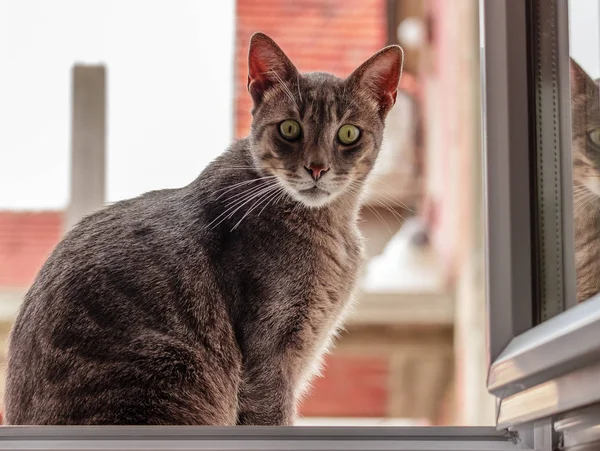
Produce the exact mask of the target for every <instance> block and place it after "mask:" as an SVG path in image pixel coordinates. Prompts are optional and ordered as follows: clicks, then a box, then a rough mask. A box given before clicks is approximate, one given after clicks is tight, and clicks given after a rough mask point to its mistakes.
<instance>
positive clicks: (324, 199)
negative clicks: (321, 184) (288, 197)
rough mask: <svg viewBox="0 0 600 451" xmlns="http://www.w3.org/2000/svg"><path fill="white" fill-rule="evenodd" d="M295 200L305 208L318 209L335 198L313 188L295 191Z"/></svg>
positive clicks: (319, 189)
mask: <svg viewBox="0 0 600 451" xmlns="http://www.w3.org/2000/svg"><path fill="white" fill-rule="evenodd" d="M295 197H296V200H298V201H299V202H302V203H303V204H304V205H306V206H307V207H311V208H320V207H323V206H325V205H327V204H328V203H329V202H331V201H332V200H333V198H334V197H335V196H334V195H333V194H332V193H330V192H329V191H325V190H324V189H321V188H318V187H316V186H313V187H312V188H309V189H303V190H299V191H297V194H296V196H295Z"/></svg>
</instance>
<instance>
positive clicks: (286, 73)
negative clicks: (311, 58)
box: [248, 33, 298, 102]
mask: <svg viewBox="0 0 600 451" xmlns="http://www.w3.org/2000/svg"><path fill="white" fill-rule="evenodd" d="M297 73H298V72H297V70H296V68H295V67H294V65H293V64H292V62H291V61H290V59H289V58H288V57H287V56H286V54H285V53H284V52H283V50H281V48H280V47H279V46H278V45H277V44H276V43H275V41H274V40H273V39H271V38H270V37H269V36H267V35H266V34H264V33H254V34H253V35H252V38H250V49H249V51H248V91H249V92H250V94H251V95H252V98H253V99H254V101H255V102H260V100H261V99H262V97H263V94H264V92H265V91H266V90H268V89H269V88H270V87H272V86H273V85H274V84H276V83H282V82H287V81H290V80H294V79H295V78H296V75H297Z"/></svg>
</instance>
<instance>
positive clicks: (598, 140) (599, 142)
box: [589, 128, 600, 147]
mask: <svg viewBox="0 0 600 451" xmlns="http://www.w3.org/2000/svg"><path fill="white" fill-rule="evenodd" d="M589 137H590V141H592V143H593V144H594V145H595V146H597V147H600V128H597V129H596V130H593V131H591V132H590V134H589Z"/></svg>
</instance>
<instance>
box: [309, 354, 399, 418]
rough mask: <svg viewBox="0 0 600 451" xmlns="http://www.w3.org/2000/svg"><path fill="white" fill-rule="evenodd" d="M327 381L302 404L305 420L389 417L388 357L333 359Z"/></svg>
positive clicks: (315, 387)
mask: <svg viewBox="0 0 600 451" xmlns="http://www.w3.org/2000/svg"><path fill="white" fill-rule="evenodd" d="M325 363H326V365H325V368H324V372H323V377H322V378H319V379H316V380H315V382H314V384H313V387H312V389H311V390H310V392H309V395H308V396H307V398H306V399H305V400H304V401H303V402H302V406H301V409H300V413H301V415H302V416H313V417H386V416H387V401H388V396H389V390H388V378H389V360H388V358H386V357H384V356H366V355H352V356H346V355H337V356H336V355H331V356H329V357H328V358H327V360H326V362H325Z"/></svg>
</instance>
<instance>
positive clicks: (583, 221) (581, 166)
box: [571, 59, 600, 303]
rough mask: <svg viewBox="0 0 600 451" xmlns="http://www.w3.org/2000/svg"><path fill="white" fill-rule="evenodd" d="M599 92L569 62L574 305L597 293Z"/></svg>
mask: <svg viewBox="0 0 600 451" xmlns="http://www.w3.org/2000/svg"><path fill="white" fill-rule="evenodd" d="M599 93H600V90H599V87H598V83H597V82H596V81H594V80H592V78H591V77H590V76H589V75H588V74H587V73H586V72H585V71H584V70H583V69H582V68H581V67H580V66H579V65H578V64H577V63H576V62H575V61H574V60H572V59H571V114H572V127H573V134H572V146H571V152H572V154H573V184H574V187H573V193H574V202H573V214H574V226H575V271H576V277H577V302H578V303H579V302H582V301H585V300H586V299H588V298H590V297H591V296H593V295H595V294H596V293H599V292H600V103H599V102H600V95H599Z"/></svg>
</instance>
